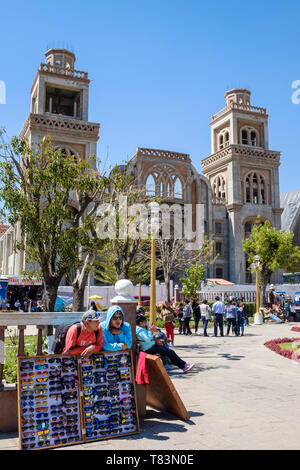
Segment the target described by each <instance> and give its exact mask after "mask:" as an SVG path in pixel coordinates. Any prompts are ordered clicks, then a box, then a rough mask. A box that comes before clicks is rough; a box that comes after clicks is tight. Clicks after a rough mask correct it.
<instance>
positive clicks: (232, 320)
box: [226, 318, 236, 335]
mask: <svg viewBox="0 0 300 470" xmlns="http://www.w3.org/2000/svg"><path fill="white" fill-rule="evenodd" d="M226 320H227V334H228V335H229V333H230V327H231V329H232V333H233V332H234V333H235V334H236V319H235V318H226Z"/></svg>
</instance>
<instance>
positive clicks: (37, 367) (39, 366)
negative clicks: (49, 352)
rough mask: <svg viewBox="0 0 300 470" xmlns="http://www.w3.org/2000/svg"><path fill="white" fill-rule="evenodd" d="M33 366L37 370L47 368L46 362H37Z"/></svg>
mask: <svg viewBox="0 0 300 470" xmlns="http://www.w3.org/2000/svg"><path fill="white" fill-rule="evenodd" d="M35 368H36V369H37V370H41V369H48V364H38V365H37V366H35Z"/></svg>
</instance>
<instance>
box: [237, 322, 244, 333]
mask: <svg viewBox="0 0 300 470" xmlns="http://www.w3.org/2000/svg"><path fill="white" fill-rule="evenodd" d="M240 333H242V335H243V334H244V321H240V320H238V321H237V323H236V334H237V336H239V335H240Z"/></svg>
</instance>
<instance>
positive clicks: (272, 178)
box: [202, 89, 282, 284]
mask: <svg viewBox="0 0 300 470" xmlns="http://www.w3.org/2000/svg"><path fill="white" fill-rule="evenodd" d="M250 96H251V92H250V91H249V90H246V89H233V90H229V91H227V92H226V93H225V107H224V108H223V109H222V110H221V111H219V112H218V113H217V114H215V115H213V116H212V121H211V123H210V126H211V155H209V156H208V157H206V158H204V159H203V160H202V171H203V173H204V175H205V176H206V177H207V178H208V179H209V181H210V185H211V190H212V201H213V218H214V219H215V220H218V221H221V222H222V221H223V222H222V223H223V231H222V232H221V234H222V236H223V237H224V240H223V242H224V246H225V248H224V251H226V252H227V253H226V254H227V256H226V258H227V266H225V264H226V263H225V262H224V263H225V264H224V274H225V276H224V277H226V274H227V279H228V280H230V281H232V282H234V283H242V284H243V283H247V282H252V279H251V274H250V273H249V271H248V270H247V267H248V266H247V259H246V256H245V253H244V252H243V248H242V242H243V240H244V239H245V238H246V237H248V236H249V235H250V233H251V229H252V225H253V223H254V221H255V220H256V218H257V216H258V215H260V216H261V219H262V220H263V221H265V220H269V221H270V222H271V223H272V225H273V226H275V227H276V228H280V227H281V212H282V209H280V192H279V177H278V167H279V165H280V153H279V152H276V151H273V150H269V138H268V115H267V112H266V109H265V108H260V107H256V106H252V105H251V102H250ZM215 235H216V236H217V238H218V235H220V234H216V233H215ZM220 236H221V235H220ZM219 241H220V240H219ZM220 262H221V261H220Z"/></svg>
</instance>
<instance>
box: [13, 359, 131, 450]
mask: <svg viewBox="0 0 300 470" xmlns="http://www.w3.org/2000/svg"><path fill="white" fill-rule="evenodd" d="M18 415H19V439H20V449H22V450H23V449H24V450H27V449H30V450H38V449H45V448H54V447H60V446H66V445H71V444H80V443H85V442H90V441H95V440H102V439H108V438H113V437H118V436H124V435H130V434H136V433H138V432H139V421H138V412H137V400H136V389H135V381H134V375H133V362H132V352H131V351H118V352H104V351H103V352H100V353H98V354H94V355H93V356H91V357H90V358H88V359H81V358H80V356H75V355H51V356H50V355H48V356H35V357H19V358H18Z"/></svg>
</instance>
